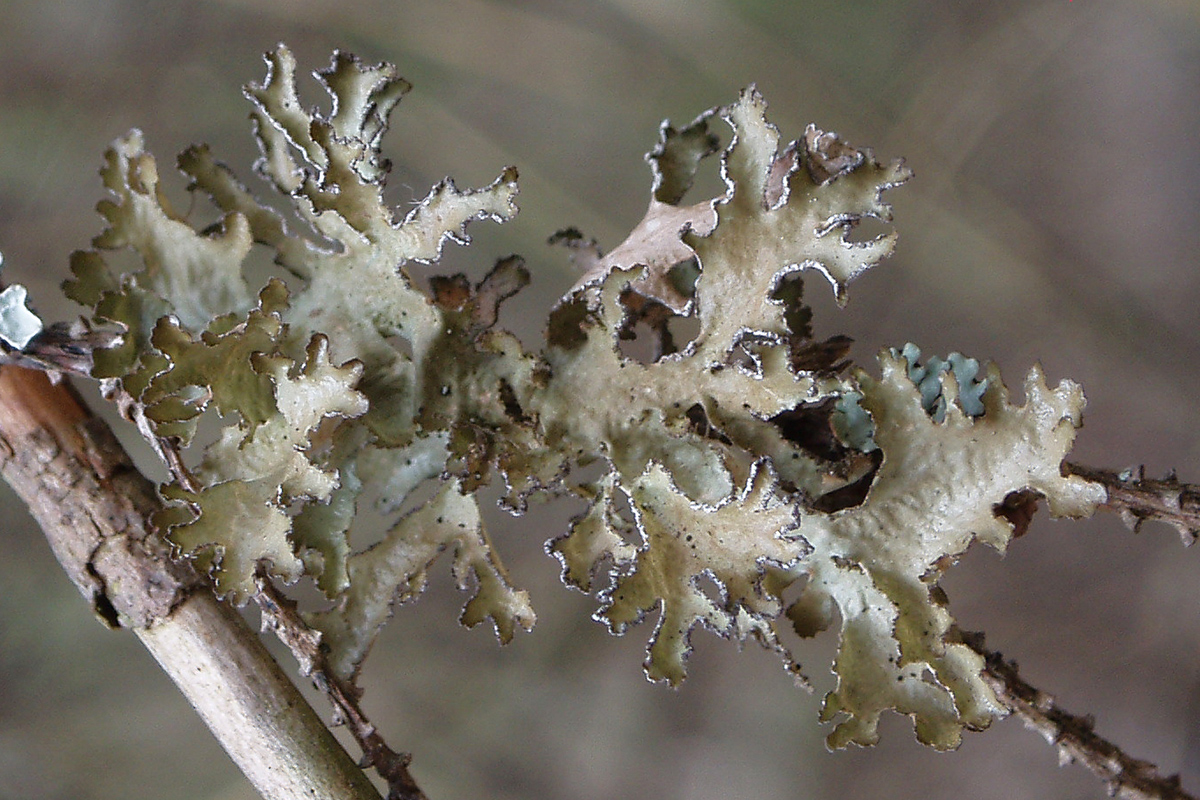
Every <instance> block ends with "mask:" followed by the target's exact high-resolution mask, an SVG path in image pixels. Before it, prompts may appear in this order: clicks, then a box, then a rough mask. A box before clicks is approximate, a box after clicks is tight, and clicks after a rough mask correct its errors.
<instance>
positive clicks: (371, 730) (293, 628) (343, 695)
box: [254, 579, 427, 800]
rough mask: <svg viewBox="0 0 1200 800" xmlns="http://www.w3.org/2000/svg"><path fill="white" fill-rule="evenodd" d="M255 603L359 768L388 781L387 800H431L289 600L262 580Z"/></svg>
mask: <svg viewBox="0 0 1200 800" xmlns="http://www.w3.org/2000/svg"><path fill="white" fill-rule="evenodd" d="M254 599H255V601H256V602H257V603H258V606H259V608H261V609H262V613H263V627H264V628H270V629H271V630H272V631H273V632H274V633H275V635H276V636H278V637H279V639H280V641H282V642H283V643H284V644H286V645H287V646H288V649H290V650H291V651H292V654H293V655H295V656H296V660H297V661H298V662H299V663H300V670H301V672H303V673H304V674H305V675H309V676H311V677H312V679H313V682H314V683H315V684H316V685H317V688H318V689H320V690H321V691H322V692H323V693H324V694H325V696H326V698H328V700H329V702H330V703H331V704H332V705H333V707H334V709H335V712H336V716H335V722H336V723H341V724H344V725H346V727H347V729H348V730H349V731H350V733H351V735H352V736H354V739H355V741H357V742H358V745H359V747H361V748H362V751H363V759H362V762H361V763H360V766H362V767H364V768H365V767H367V766H372V767H374V768H375V769H376V771H377V772H378V773H379V774H380V776H382V777H383V779H384V780H386V781H387V784H388V800H427V798H426V797H425V793H424V792H422V791H421V788H420V787H419V786H418V785H417V782H416V781H415V780H414V779H413V777H412V774H411V773H410V772H409V771H408V765H409V764H410V763H411V762H412V756H411V755H410V754H408V753H397V752H396V751H395V750H393V749H392V748H391V747H389V746H388V744H387V742H385V741H384V739H383V737H382V736H381V735H380V734H379V732H378V731H377V730H376V729H375V726H374V725H373V724H372V723H371V721H370V720H369V719H368V718H367V716H366V714H364V713H363V711H362V708H361V707H360V706H359V698H360V696H361V695H362V691H361V690H360V689H358V688H357V687H356V686H354V685H353V684H352V683H350V682H348V681H344V680H342V679H341V678H339V677H337V676H336V675H334V674H333V671H332V670H331V669H330V668H329V665H328V659H327V658H326V650H325V649H323V648H322V647H321V636H320V633H318V632H317V631H314V630H313V629H312V628H310V627H309V626H308V624H307V623H305V622H304V620H303V618H301V616H300V614H299V612H298V611H297V609H296V604H295V602H293V601H292V600H291V599H289V598H287V597H285V596H284V595H282V594H281V593H280V592H279V591H278V590H277V589H276V588H275V586H274V585H273V584H271V582H270V581H267V580H262V579H260V580H259V582H258V593H257V594H256V595H255V598H254Z"/></svg>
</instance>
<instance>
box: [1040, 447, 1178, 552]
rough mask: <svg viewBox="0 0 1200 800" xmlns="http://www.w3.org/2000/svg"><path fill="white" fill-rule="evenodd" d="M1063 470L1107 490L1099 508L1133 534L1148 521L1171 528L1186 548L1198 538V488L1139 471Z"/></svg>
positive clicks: (1071, 466) (1072, 466)
mask: <svg viewBox="0 0 1200 800" xmlns="http://www.w3.org/2000/svg"><path fill="white" fill-rule="evenodd" d="M1064 466H1065V468H1066V470H1067V471H1068V472H1069V473H1070V474H1072V475H1078V476H1079V477H1081V478H1084V479H1085V480H1089V481H1092V482H1093V483H1099V484H1100V485H1102V486H1103V487H1104V488H1105V489H1106V490H1108V499H1107V500H1106V501H1105V502H1104V504H1103V505H1102V506H1101V508H1105V509H1108V510H1109V511H1115V512H1116V513H1117V514H1119V515H1120V516H1121V519H1123V520H1124V521H1125V523H1126V524H1127V525H1129V527H1130V528H1132V529H1134V530H1135V531H1136V530H1137V529H1138V528H1140V527H1141V526H1142V523H1144V522H1146V521H1148V520H1155V521H1158V522H1165V523H1166V524H1168V525H1170V526H1172V527H1173V528H1175V529H1176V530H1177V531H1179V535H1180V536H1181V537H1182V538H1183V543H1184V544H1185V545H1189V544H1191V543H1192V542H1194V541H1195V540H1196V537H1197V536H1198V535H1200V487H1196V486H1191V485H1189V484H1186V483H1181V482H1180V481H1179V479H1178V478H1176V477H1175V474H1174V473H1171V474H1169V475H1167V476H1166V477H1165V478H1159V479H1154V478H1147V477H1146V474H1145V470H1144V469H1143V468H1142V467H1138V468H1137V469H1127V470H1124V471H1122V472H1114V471H1112V470H1106V469H1095V468H1093V467H1085V466H1082V465H1079V464H1072V463H1069V462H1068V463H1066V464H1065V465H1064Z"/></svg>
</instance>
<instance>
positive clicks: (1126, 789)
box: [960, 631, 1195, 800]
mask: <svg viewBox="0 0 1200 800" xmlns="http://www.w3.org/2000/svg"><path fill="white" fill-rule="evenodd" d="M960 636H961V638H962V641H963V643H964V644H966V645H967V646H968V647H970V648H971V649H972V650H974V651H975V652H976V653H978V654H979V655H981V656H983V658H984V669H983V679H984V680H985V681H987V683H988V685H989V686H990V687H991V689H992V691H993V692H995V693H996V697H997V698H999V700H1000V702H1002V703H1003V704H1004V705H1006V706H1008V707H1009V708H1010V709H1012V711H1013V713H1014V714H1016V715H1017V716H1019V717H1020V718H1021V719H1022V720H1024V722H1025V725H1026V726H1027V727H1029V728H1031V729H1033V730H1035V731H1037V732H1038V733H1040V734H1041V735H1042V737H1043V738H1044V739H1045V740H1046V741H1047V742H1048V743H1050V744H1052V745H1054V746H1055V747H1056V748H1057V749H1058V754H1059V761H1060V763H1063V764H1066V763H1070V762H1072V761H1076V762H1079V763H1080V764H1082V765H1083V766H1085V767H1087V768H1088V769H1089V770H1091V772H1092V773H1093V774H1094V775H1096V776H1097V777H1098V778H1100V779H1101V780H1102V781H1104V783H1105V785H1106V786H1107V787H1108V792H1109V794H1110V795H1112V796H1115V797H1122V798H1126V800H1195V798H1193V797H1192V795H1190V794H1188V793H1187V792H1185V791H1184V790H1183V788H1182V787H1181V786H1180V784H1179V776H1178V775H1171V776H1170V777H1165V778H1164V777H1163V776H1162V775H1161V774H1159V772H1158V768H1157V767H1155V766H1154V765H1153V764H1151V763H1150V762H1148V761H1142V760H1141V759H1137V758H1133V757H1132V756H1130V755H1128V754H1126V753H1125V752H1124V751H1123V750H1121V748H1119V747H1117V746H1116V745H1115V744H1113V743H1112V742H1110V741H1108V740H1107V739H1105V738H1103V737H1101V736H1099V735H1097V734H1096V732H1095V731H1094V730H1093V727H1094V725H1095V720H1093V719H1092V718H1091V717H1090V716H1078V715H1075V714H1071V713H1070V712H1068V711H1066V710H1064V709H1063V708H1062V707H1060V706H1059V705H1058V703H1057V701H1055V699H1054V697H1053V696H1051V695H1049V694H1047V693H1046V692H1043V691H1041V690H1040V689H1036V688H1034V687H1033V686H1030V685H1029V684H1028V683H1026V682H1025V680H1024V679H1023V678H1021V676H1020V674H1019V673H1018V672H1017V664H1016V662H1014V661H1006V660H1005V659H1004V657H1003V656H1002V655H1001V654H1000V653H998V652H995V651H992V650H988V649H987V647H986V645H985V642H984V637H983V634H982V633H971V632H966V631H962V632H960Z"/></svg>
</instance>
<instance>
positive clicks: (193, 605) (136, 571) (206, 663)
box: [0, 366, 379, 800]
mask: <svg viewBox="0 0 1200 800" xmlns="http://www.w3.org/2000/svg"><path fill="white" fill-rule="evenodd" d="M0 475H2V476H3V477H4V479H5V480H7V481H8V483H9V484H11V485H12V487H13V489H14V490H16V492H17V494H18V495H20V497H21V498H22V499H23V500H24V501H25V502H26V503H27V504H28V505H29V509H30V511H31V512H32V514H33V516H34V518H35V519H36V520H37V522H38V524H39V525H41V527H42V530H43V531H44V532H45V534H46V538H47V539H48V540H49V542H50V546H51V548H52V549H53V550H54V554H55V556H56V557H57V558H58V560H59V562H60V563H61V564H62V566H63V568H64V569H65V570H66V572H67V574H68V576H70V578H71V580H72V581H73V582H74V583H75V585H76V586H77V587H78V588H79V590H80V592H82V593H83V595H84V597H86V598H88V599H89V601H90V602H91V605H92V608H93V609H94V610H95V611H96V613H97V614H98V615H99V616H100V618H101V620H102V621H104V622H105V623H106V624H107V625H109V626H110V627H114V628H116V627H126V628H130V629H132V630H133V632H134V633H135V634H137V636H138V637H139V638H140V639H141V640H142V642H143V643H144V644H145V645H146V647H147V648H148V649H149V650H150V652H151V653H152V654H153V655H154V657H155V658H156V659H157V660H158V662H159V663H160V664H161V665H162V667H163V669H164V670H165V671H166V672H167V674H168V675H170V676H171V679H172V680H174V681H175V683H176V684H177V685H178V686H179V688H180V690H181V691H182V692H183V693H184V695H185V696H186V697H187V698H188V701H189V702H190V703H191V704H192V706H193V707H195V708H196V710H197V711H198V712H199V714H200V715H201V717H202V718H203V719H204V721H205V723H206V724H207V725H208V726H209V728H210V730H212V732H213V734H214V735H215V736H216V737H217V739H218V740H219V741H220V743H221V746H222V747H224V748H225V751H226V752H227V753H228V754H229V755H230V757H231V758H232V759H233V761H234V762H235V763H236V764H237V765H238V767H239V768H240V769H241V770H242V772H243V773H244V774H245V775H246V777H247V778H248V779H249V780H250V782H251V783H252V784H254V786H255V788H256V789H257V790H258V791H259V792H260V793H261V794H262V796H263V797H264V798H268V800H293V799H294V798H298V797H320V798H329V799H330V800H369V799H374V800H378V798H379V793H378V792H377V791H376V790H375V787H374V786H372V785H371V783H370V781H369V780H368V779H367V777H366V775H365V774H364V773H363V772H362V770H360V769H359V768H358V767H357V766H356V765H355V764H354V762H353V760H352V759H351V758H350V756H349V755H348V754H347V753H346V751H345V750H344V749H343V748H342V746H341V745H340V744H339V743H338V741H337V739H335V738H334V737H333V735H332V734H331V733H330V732H329V729H328V728H326V727H325V725H324V724H323V723H322V722H321V719H320V717H319V716H318V715H317V713H316V712H315V711H313V709H312V708H311V707H310V706H309V705H308V704H307V702H306V701H305V700H304V698H303V696H302V695H301V694H300V693H299V692H298V691H297V689H296V687H295V686H294V685H293V684H292V683H291V681H290V680H288V678H287V676H286V675H285V674H284V673H283V671H282V670H281V669H280V667H279V665H278V664H277V663H276V662H275V661H274V659H273V658H271V656H270V654H269V653H268V652H267V651H266V649H265V648H264V647H263V645H262V643H261V642H260V641H259V640H258V638H257V637H256V636H255V635H254V633H253V632H252V631H251V630H250V629H249V628H248V627H247V626H246V624H245V622H244V621H243V620H242V618H241V617H240V616H238V615H237V613H236V612H234V611H233V610H232V609H230V608H229V607H228V606H226V605H223V604H220V603H218V602H217V601H216V599H215V598H214V597H213V595H212V593H211V592H210V591H209V590H208V588H207V587H206V586H205V585H204V584H203V583H202V581H201V580H200V579H199V578H198V577H197V576H196V575H195V574H193V573H192V572H191V570H190V569H188V568H187V567H186V566H185V565H178V564H174V563H172V561H171V560H170V558H169V554H168V552H167V548H166V545H165V543H164V542H163V541H162V540H161V539H160V538H159V537H158V536H157V534H156V533H155V532H154V531H153V530H152V528H151V527H150V524H149V522H148V520H149V519H150V516H151V514H152V513H153V512H154V511H155V510H156V509H157V508H158V507H159V501H158V498H157V496H156V494H155V491H154V487H153V485H152V484H151V483H150V482H149V481H147V480H146V479H145V478H144V477H143V476H142V475H141V474H140V473H139V472H138V471H137V470H136V468H135V467H134V466H133V464H132V463H131V462H130V460H129V457H128V456H127V455H126V454H125V452H124V450H122V448H121V446H120V444H119V443H118V442H117V441H116V438H115V437H114V436H113V435H112V432H111V431H110V430H109V429H108V427H107V426H106V425H105V424H104V422H103V421H102V420H100V419H98V418H97V417H95V416H94V415H92V413H91V412H90V411H89V410H88V409H87V408H86V406H85V405H84V404H83V402H82V400H81V399H80V398H79V397H78V395H76V394H75V393H74V392H73V391H71V389H70V388H69V387H68V386H67V384H65V383H60V384H58V385H57V386H55V385H52V384H51V383H50V381H49V380H48V379H47V378H46V376H45V375H43V374H42V373H40V372H34V371H30V370H25V369H21V368H18V367H14V366H3V367H0Z"/></svg>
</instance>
